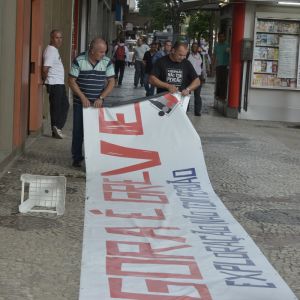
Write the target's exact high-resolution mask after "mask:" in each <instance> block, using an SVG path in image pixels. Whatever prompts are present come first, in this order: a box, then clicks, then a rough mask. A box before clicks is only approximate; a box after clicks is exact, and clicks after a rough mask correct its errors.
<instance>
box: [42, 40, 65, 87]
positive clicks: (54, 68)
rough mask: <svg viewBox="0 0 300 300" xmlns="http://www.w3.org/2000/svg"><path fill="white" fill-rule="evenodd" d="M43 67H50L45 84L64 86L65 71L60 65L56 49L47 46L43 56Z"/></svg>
mask: <svg viewBox="0 0 300 300" xmlns="http://www.w3.org/2000/svg"><path fill="white" fill-rule="evenodd" d="M43 59H44V67H50V68H49V71H48V76H47V78H46V80H45V83H46V84H64V83H65V71H64V66H63V64H62V61H61V58H60V55H59V52H58V49H57V48H55V47H54V46H51V45H48V46H47V48H46V49H45V51H44V54H43Z"/></svg>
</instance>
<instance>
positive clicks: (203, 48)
mask: <svg viewBox="0 0 300 300" xmlns="http://www.w3.org/2000/svg"><path fill="white" fill-rule="evenodd" d="M200 54H201V57H202V73H201V84H202V85H203V84H204V83H205V81H206V79H207V77H208V76H210V75H211V58H210V56H209V53H208V47H207V43H206V42H205V41H204V40H202V41H200Z"/></svg>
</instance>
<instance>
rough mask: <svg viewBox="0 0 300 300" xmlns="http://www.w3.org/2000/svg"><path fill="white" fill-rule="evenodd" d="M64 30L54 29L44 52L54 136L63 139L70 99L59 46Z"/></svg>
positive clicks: (44, 70)
mask: <svg viewBox="0 0 300 300" xmlns="http://www.w3.org/2000/svg"><path fill="white" fill-rule="evenodd" d="M62 39H63V36H62V32H61V31H60V30H57V29H54V30H52V31H51V33H50V45H48V46H47V47H46V49H45V51H44V54H43V69H42V78H43V80H44V83H45V84H46V86H47V92H48V94H49V102H50V117H51V129H52V137H54V138H57V139H62V138H63V134H62V129H63V127H64V125H65V123H66V120H67V115H68V110H69V101H68V97H67V94H66V88H65V72H64V66H63V64H62V61H61V58H60V55H59V52H58V48H60V47H61V45H62Z"/></svg>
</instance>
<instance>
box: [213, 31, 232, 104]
mask: <svg viewBox="0 0 300 300" xmlns="http://www.w3.org/2000/svg"><path fill="white" fill-rule="evenodd" d="M229 51H230V48H229V45H228V43H227V42H226V39H225V34H224V33H222V32H220V33H219V34H218V43H217V44H216V45H215V49H214V54H213V66H214V67H215V68H216V87H215V96H216V98H217V99H220V100H223V101H225V100H226V97H227V79H228V65H229Z"/></svg>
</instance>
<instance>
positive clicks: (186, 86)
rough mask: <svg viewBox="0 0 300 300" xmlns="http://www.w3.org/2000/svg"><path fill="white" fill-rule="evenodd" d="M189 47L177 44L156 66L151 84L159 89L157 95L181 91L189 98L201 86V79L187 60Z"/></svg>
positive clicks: (152, 72)
mask: <svg viewBox="0 0 300 300" xmlns="http://www.w3.org/2000/svg"><path fill="white" fill-rule="evenodd" d="M187 53H188V45H187V44H186V43H182V42H176V43H175V44H174V46H173V49H172V51H171V52H170V53H169V55H165V56H164V57H162V58H160V59H159V60H158V61H157V62H156V63H155V64H154V65H153V68H152V71H151V75H150V79H149V81H150V83H151V84H152V85H154V86H155V87H157V93H162V92H170V93H175V92H177V91H180V92H181V94H182V95H183V96H187V95H188V94H189V93H190V92H191V91H194V90H195V89H196V88H197V87H198V86H199V85H200V80H199V77H198V75H197V73H196V71H195V69H194V67H193V66H192V64H191V63H190V62H189V61H188V60H187V59H186V55H187Z"/></svg>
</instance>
